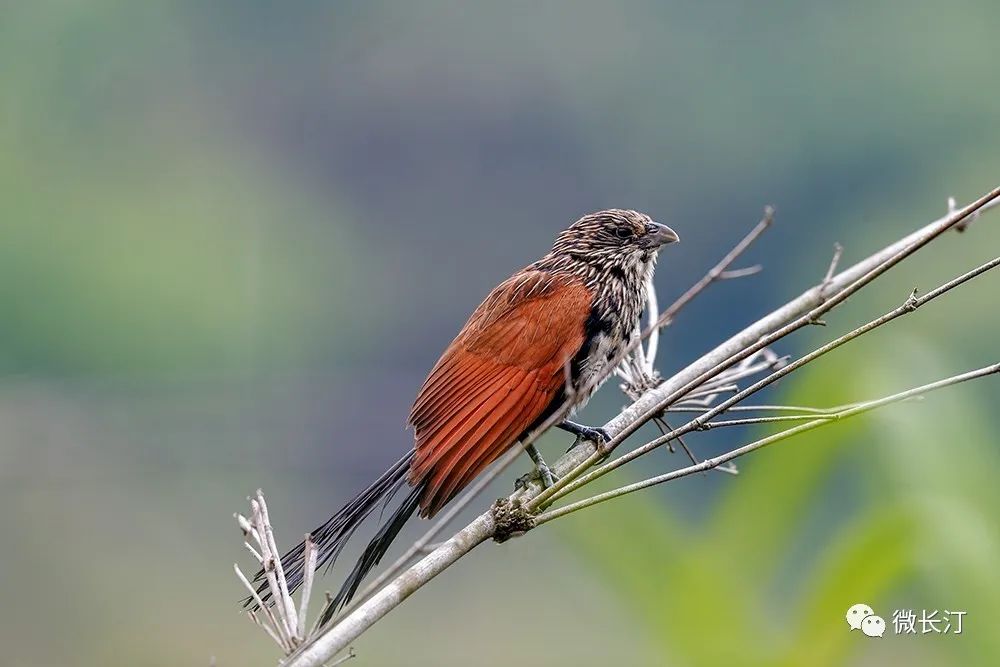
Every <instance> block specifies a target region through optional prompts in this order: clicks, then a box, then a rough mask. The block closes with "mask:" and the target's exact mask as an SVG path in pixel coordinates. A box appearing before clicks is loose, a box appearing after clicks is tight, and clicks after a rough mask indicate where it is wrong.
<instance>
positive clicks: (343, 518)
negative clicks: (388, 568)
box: [257, 209, 680, 623]
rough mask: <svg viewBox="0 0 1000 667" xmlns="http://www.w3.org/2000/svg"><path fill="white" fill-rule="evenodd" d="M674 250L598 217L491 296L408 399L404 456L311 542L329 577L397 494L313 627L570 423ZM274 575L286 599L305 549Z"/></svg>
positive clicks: (587, 432)
mask: <svg viewBox="0 0 1000 667" xmlns="http://www.w3.org/2000/svg"><path fill="white" fill-rule="evenodd" d="M679 240H680V239H679V237H678V235H677V233H676V232H674V230H672V229H671V228H670V227H668V226H666V225H664V224H661V223H658V222H655V221H654V220H652V219H651V218H650V217H649V216H648V215H646V214H644V213H640V212H638V211H634V210H628V209H607V210H602V211H597V212H595V213H590V214H588V215H585V216H583V217H582V218H580V219H579V220H577V221H576V222H574V223H573V224H571V225H569V227H567V228H566V229H565V230H563V231H562V232H561V233H560V234H559V235H558V236H557V237H556V240H555V242H554V243H553V245H552V248H551V250H549V252H548V253H546V254H545V255H544V256H543V257H542V258H541V259H539V260H537V261H536V262H533V263H532V264H529V265H528V266H526V267H525V268H523V269H521V270H520V271H518V272H517V273H515V274H514V275H513V276H511V277H510V278H508V279H507V280H505V281H504V282H502V283H501V284H500V285H498V286H497V287H496V288H495V289H494V290H493V291H492V292H490V294H489V295H488V296H487V297H486V299H485V300H484V301H483V302H482V303H481V304H480V305H479V307H478V308H476V309H475V311H474V312H473V313H472V315H471V317H470V318H469V320H468V321H467V322H466V324H465V326H464V327H462V329H461V331H460V332H459V333H458V335H457V336H456V337H455V339H454V340H453V341H452V342H451V344H450V345H448V347H447V349H445V351H444V353H443V354H442V355H441V357H440V359H439V360H438V362H437V363H436V364H435V365H434V367H433V369H432V370H431V371H430V373H429V375H428V376H427V379H426V380H425V381H424V383H423V385H422V386H421V387H420V390H419V391H418V393H417V396H416V400H415V401H414V403H413V407H412V409H411V410H410V414H409V418H408V420H407V424H408V427H409V428H411V429H412V430H413V437H414V444H413V447H412V448H411V449H410V450H409V451H408V452H407V453H406V454H405V455H403V457H402V458H400V459H399V460H398V461H396V463H395V464H393V465H392V466H391V467H390V468H389V469H388V470H386V471H385V473H383V474H382V475H381V476H380V477H379V478H378V479H377V480H375V481H374V482H373V483H372V484H370V485H369V486H368V487H367V488H365V489H364V490H363V491H362V492H361V493H359V494H358V495H357V496H355V497H354V498H353V499H352V500H350V501H349V502H348V503H347V504H346V505H344V506H343V507H342V508H341V509H340V510H339V511H338V512H337V513H336V514H334V515H333V516H332V517H331V518H330V519H329V520H327V521H326V522H325V523H323V524H322V525H321V526H319V527H318V528H317V529H316V530H314V531H313V532H312V533H311V534H310V538H311V540H312V541H313V543H314V544H315V545H316V548H317V550H318V556H317V565H318V566H323V565H326V566H327V567H328V568H329V567H332V565H333V563H334V561H335V560H336V559H337V557H338V556H339V555H340V553H341V552H342V551H343V549H344V547H345V546H346V544H347V543H348V541H349V540H350V538H351V537H352V536H353V535H354V533H355V532H356V531H357V529H358V528H359V526H360V525H361V524H362V523H363V522H364V521H365V519H367V518H368V517H369V516H370V515H371V514H372V513H374V512H375V510H377V509H379V508H380V507H381V508H382V510H381V511H382V512H384V511H385V508H386V507H387V506H388V504H389V503H390V502H391V500H392V499H393V498H394V497H395V495H396V494H397V493H399V492H400V491H403V490H405V495H404V497H403V499H402V502H400V503H399V505H398V506H397V507H396V509H395V510H394V511H393V512H392V513H391V514H390V515H389V516H388V518H387V519H386V520H385V522H384V523H382V525H381V526H380V527H379V528H378V530H377V532H376V533H375V536H374V537H373V538H372V539H371V541H370V542H369V543H368V545H367V547H365V549H364V551H363V552H362V554H361V556H360V558H359V559H358V561H357V563H356V564H355V565H354V568H353V569H352V571H351V572H350V574H349V575H348V576H347V578H346V580H345V581H344V583H343V585H342V586H341V588H340V590H339V592H338V593H337V595H336V596H335V597H334V598H333V599H332V601H331V602H330V603H329V604H328V605H327V608H326V610H325V611H324V614H323V617H322V620H321V622H323V623H325V622H327V621H329V620H330V619H331V618H332V617H333V616H334V615H335V614H336V613H337V611H338V610H339V609H341V608H343V607H344V606H345V605H346V604H347V603H348V602H349V601H350V600H351V599H352V598H353V597H354V596H355V594H356V593H357V591H358V588H359V586H360V584H361V582H362V581H363V580H364V579H365V577H366V575H368V574H369V573H370V572H371V570H372V569H374V568H375V567H376V566H377V565H378V563H379V562H380V560H381V559H382V557H383V556H384V555H385V553H386V552H387V551H388V549H389V546H390V545H391V544H392V542H393V540H394V539H395V538H396V536H397V535H398V534H399V532H400V530H401V529H402V527H403V525H404V524H405V523H407V521H408V520H409V519H410V518H411V516H412V515H413V514H415V513H417V514H419V516H420V517H421V518H431V517H433V516H434V515H435V514H437V513H438V512H439V511H440V510H441V509H442V508H443V507H444V506H445V505H447V504H448V503H449V502H450V501H451V500H452V499H454V498H455V496H456V495H457V494H458V493H459V492H460V491H461V490H462V489H464V488H465V487H466V486H467V485H469V484H470V483H471V482H472V481H473V480H474V479H475V478H476V477H477V476H478V475H479V474H480V473H482V472H483V470H485V469H486V468H487V467H488V466H489V465H490V464H491V463H492V462H493V461H495V460H496V459H497V458H499V457H500V456H501V455H503V454H504V453H505V452H506V451H508V450H509V449H510V448H511V447H514V446H518V445H519V443H520V442H521V441H522V440H523V439H524V438H525V436H526V435H527V434H528V433H531V432H532V431H533V430H534V429H536V428H537V427H539V426H540V425H541V424H543V423H544V422H546V421H547V420H548V419H549V418H550V417H552V415H553V414H555V413H556V412H557V411H560V410H565V409H566V408H569V413H570V415H571V413H572V412H573V411H575V410H577V409H579V408H582V407H583V405H584V404H585V403H586V402H587V401H588V400H589V398H590V396H591V395H592V394H593V393H594V392H595V391H597V389H598V387H599V385H600V384H601V382H602V381H603V380H605V379H606V378H607V376H608V375H610V372H609V371H610V370H611V369H609V368H608V366H609V365H610V364H616V363H618V362H619V361H620V359H621V356H620V355H623V354H624V353H625V351H626V349H627V348H628V346H630V345H631V344H632V343H633V342H634V341H635V340H636V338H637V336H638V335H639V323H640V317H641V315H642V311H643V308H644V306H645V303H646V288H647V285H648V284H649V281H650V280H651V278H652V275H653V270H654V268H655V266H656V260H657V254H658V252H659V251H660V249H661V248H662V247H663V246H665V245H668V244H672V243H676V242H678V241H679ZM556 426H557V427H559V428H561V429H563V430H566V431H568V432H570V433H572V434H574V435H576V436H577V437H578V438H583V439H586V440H591V441H595V442H601V441H607V440H608V435H607V433H605V432H604V431H603V429H599V428H592V427H588V426H585V425H583V424H578V423H576V422H573V421H570V420H568V419H566V420H563V421H562V422H561V423H559V424H557V425H556ZM525 449H526V451H527V453H528V455H529V456H530V457H531V459H532V461H533V462H534V464H535V467H536V469H537V472H538V476H539V477H540V478H541V480H542V483H543V485H545V486H549V485H551V484H552V483H553V482H554V480H555V478H554V475H553V474H552V471H551V469H549V467H548V466H547V465H546V464H545V461H544V459H542V457H541V455H540V454H539V453H538V451H537V450H536V449H535V447H534V446H532V445H530V444H528V445H527V446H525ZM282 566H283V568H284V570H285V576H286V579H287V581H288V585H289V589H290V590H295V588H297V587H298V586H299V585H300V584H301V583H302V580H303V575H304V567H305V542H304V541H303V543H301V544H299V545H298V546H297V547H295V548H294V549H292V550H291V551H289V552H288V553H287V554H285V555H284V556H283V557H282ZM263 578H264V574H263V572H258V574H257V579H258V581H262V580H263ZM261 587H262V588H264V584H261Z"/></svg>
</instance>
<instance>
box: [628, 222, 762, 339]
mask: <svg viewBox="0 0 1000 667" xmlns="http://www.w3.org/2000/svg"><path fill="white" fill-rule="evenodd" d="M773 222H774V207H773V206H766V207H765V208H764V216H763V217H762V218H761V219H760V222H758V223H757V224H756V225H754V228H753V229H751V230H750V232H749V233H748V234H747V235H746V236H744V237H743V238H742V239H741V240H740V242H739V243H737V244H736V245H735V246H733V249H732V250H730V251H729V252H728V253H726V255H725V256H724V257H723V258H722V259H721V260H719V263H718V264H716V265H715V266H713V267H712V268H711V269H709V271H708V273H706V274H705V275H704V276H703V277H702V278H701V280H699V281H698V282H696V283H695V284H694V285H692V286H691V287H689V288H688V290H687V291H686V292H684V294H682V295H681V296H680V297H679V298H678V299H677V300H676V301H674V302H673V303H672V304H670V307H669V308H667V309H666V310H664V311H663V312H662V313H661V314H660V317H659V318H658V319H657V320H656V322H655V324H653V326H651V327H649V328H648V329H646V330H645V331H644V332H643V333H642V337H643V338H646V337H647V336H651V335H652V334H653V331H655V330H657V329H662V328H664V327H666V326H668V325H669V324H670V323H671V322H672V321H673V320H674V318H675V317H676V316H677V313H678V312H680V310H681V309H682V308H683V307H684V306H686V305H687V304H688V303H689V302H690V301H691V300H692V299H694V298H695V297H696V296H698V295H699V294H701V293H702V292H703V291H705V289H706V288H707V287H708V286H709V285H711V284H712V283H714V282H715V281H717V280H720V278H721V276H722V274H723V273H725V272H726V271H727V270H728V269H729V267H730V266H731V265H732V263H733V262H735V261H736V260H737V259H739V257H740V255H742V254H743V253H744V252H746V250H747V248H749V247H750V246H751V245H753V242H754V241H756V240H757V239H758V238H759V237H760V235H761V234H763V233H764V232H765V231H767V228H768V227H770V226H771V224H772V223H773ZM747 275H751V274H747Z"/></svg>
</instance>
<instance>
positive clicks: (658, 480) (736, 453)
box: [535, 364, 1000, 526]
mask: <svg viewBox="0 0 1000 667" xmlns="http://www.w3.org/2000/svg"><path fill="white" fill-rule="evenodd" d="M996 373H1000V364H993V365H992V366H986V367H984V368H980V369H978V370H975V371H970V372H968V373H963V374H961V375H955V376H952V377H949V378H945V379H943V380H938V381H937V382H932V383H930V384H925V385H922V386H920V387H914V388H913V389H909V390H907V391H904V392H900V393H898V394H893V395H892V396H886V397H885V398H880V399H878V400H875V401H868V402H865V403H860V404H858V405H856V406H855V407H853V408H849V409H847V410H843V411H841V412H838V413H835V414H833V415H830V416H829V417H822V418H819V419H814V420H813V421H810V422H807V423H805V424H801V425H800V426H796V427H794V428H790V429H787V430H785V431H781V432H780V433H775V434H774V435H770V436H768V437H766V438H761V439H760V440H756V441H754V442H751V443H749V444H747V445H743V446H742V447H738V448H736V449H734V450H732V451H729V452H726V453H725V454H721V455H719V456H715V457H712V458H710V459H705V460H704V461H702V462H701V463H699V464H696V465H691V466H688V467H687V468H682V469H680V470H674V471H673V472H669V473H667V474H665V475H658V476H656V477H651V478H650V479H647V480H643V481H641V482H636V483H635V484H629V485H627V486H623V487H621V488H619V489H614V490H612V491H608V492H606V493H601V494H598V495H596V496H592V497H590V498H586V499H584V500H580V501H577V502H575V503H571V504H569V505H565V506H563V507H559V508H557V509H554V510H550V511H548V512H545V513H543V514H539V515H538V516H536V517H535V525H536V526H540V525H542V524H543V523H547V522H549V521H551V520H553V519H558V518H559V517H562V516H566V515H567V514H571V513H573V512H576V511H577V510H581V509H584V508H586V507H592V506H594V505H597V504H599V503H603V502H605V501H607V500H612V499H614V498H620V497H621V496H624V495H627V494H629V493H634V492H636V491H640V490H642V489H648V488H649V487H651V486H656V485H657V484H663V483H665V482H670V481H673V480H675V479H680V478H681V477H687V476H688V475H693V474H695V473H699V472H703V471H705V470H711V469H712V468H715V467H717V466H719V465H721V464H723V463H726V462H727V461H732V460H733V459H735V458H738V457H740V456H743V455H744V454H749V453H750V452H752V451H755V450H758V449H761V448H763V447H766V446H768V445H771V444H774V443H776V442H780V441H782V440H787V439H788V438H791V437H792V436H795V435H799V434H800V433H805V432H806V431H811V430H813V429H817V428H819V427H821V426H826V425H827V424H830V423H832V422H834V421H838V420H841V419H847V418H849V417H854V416H857V415H860V414H862V413H865V412H870V411H872V410H875V409H877V408H881V407H883V406H886V405H890V404H892V403H898V402H900V401H905V400H908V399H911V398H913V397H914V396H918V395H920V394H926V393H928V392H931V391H934V390H935V389H940V388H942V387H949V386H951V385H954V384H958V383H960V382H967V381H968V380H975V379H977V378H981V377H985V376H987V375H993V374H996Z"/></svg>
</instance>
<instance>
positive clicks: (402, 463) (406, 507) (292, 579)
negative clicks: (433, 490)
mask: <svg viewBox="0 0 1000 667" xmlns="http://www.w3.org/2000/svg"><path fill="white" fill-rule="evenodd" d="M414 454H415V452H414V451H413V450H410V451H409V452H408V453H407V454H406V456H404V457H403V458H401V459H399V460H398V461H396V463H394V464H393V465H392V467H390V468H389V469H388V470H386V471H385V472H384V473H383V474H382V476H381V477H379V478H378V479H377V480H375V482H374V483H372V485H371V486H369V487H368V488H367V489H365V490H364V491H362V492H361V493H359V494H358V495H357V496H355V497H354V499H353V500H351V501H350V502H349V503H347V504H346V505H344V507H342V508H341V509H340V511H338V512H337V513H336V514H334V515H333V516H332V517H330V518H329V519H328V520H327V521H326V523H324V524H323V525H322V526H320V527H319V528H317V529H316V530H314V531H313V532H312V533H311V534H310V538H311V539H312V541H313V543H314V544H315V545H316V548H317V550H318V553H317V559H316V568H317V569H319V568H321V567H324V566H325V567H326V568H327V569H328V570H329V569H330V568H331V567H333V564H334V563H335V562H336V560H337V557H338V556H339V555H340V553H341V552H342V551H343V550H344V547H345V546H347V542H348V541H349V540H350V539H351V536H352V535H354V532H355V531H356V530H357V529H358V527H359V526H360V525H361V524H362V523H363V522H364V520H365V519H367V518H368V516H369V515H370V514H371V513H372V512H374V511H375V510H376V509H377V508H378V507H379V506H380V505H382V506H383V507H384V506H385V505H387V504H388V503H389V501H391V500H392V497H393V496H394V495H395V494H396V492H397V491H399V489H400V488H402V487H403V486H404V485H405V484H406V476H407V474H408V473H409V470H410V462H411V461H412V460H413V457H414ZM421 490H422V485H418V486H417V487H415V488H414V489H413V491H411V492H410V494H409V495H407V497H406V499H405V500H404V501H403V504H402V505H400V507H399V508H398V509H397V510H396V511H395V512H393V514H392V516H391V517H389V520H388V521H387V522H386V523H385V524H383V525H382V527H381V528H379V531H378V533H377V534H376V535H375V538H374V539H373V540H372V541H371V543H370V544H369V545H368V547H367V548H366V549H365V551H364V553H363V554H362V555H361V559H360V560H358V563H357V565H355V566H354V570H353V571H352V572H351V574H350V575H349V576H348V578H347V581H345V582H344V585H343V586H342V587H341V589H340V592H339V593H337V597H336V598H335V600H334V602H333V603H331V604H330V605H329V606H328V608H327V609H326V610H325V611H324V617H323V618H324V621H323V622H326V620H328V619H329V618H330V617H332V616H333V614H334V613H336V611H337V609H339V608H340V607H342V606H343V605H344V604H347V602H348V601H349V600H350V599H351V597H352V596H353V595H354V594H355V593H356V592H357V589H358V586H359V585H360V584H361V581H362V579H364V577H365V575H367V574H368V573H369V572H370V571H371V569H372V568H373V567H375V566H376V565H378V563H379V560H381V558H382V556H383V555H385V552H386V551H387V550H388V548H389V545H390V544H391V543H392V540H393V539H394V538H395V537H396V535H397V534H399V531H400V529H401V528H402V527H403V524H404V523H406V520H407V519H408V518H410V515H411V514H413V512H414V510H415V509H416V508H417V504H418V500H419V496H420V491H421ZM281 564H282V566H283V567H284V570H285V579H286V581H287V582H288V589H289V591H295V590H296V589H297V588H298V587H299V586H301V585H302V580H303V575H304V574H305V541H303V542H302V543H300V544H299V545H298V546H297V547H295V548H294V549H292V550H291V551H289V552H288V553H286V554H285V555H284V556H282V557H281ZM257 582H262V583H261V586H260V588H259V589H258V592H259V593H261V594H262V599H263V600H264V601H265V602H266V601H267V599H268V597H269V596H268V595H264V593H265V592H266V588H267V584H266V582H265V574H264V570H263V569H261V570H260V571H258V572H257V575H256V576H255V577H254V583H257ZM252 602H253V601H252V600H249V601H248V603H247V604H245V606H250V605H251V604H252Z"/></svg>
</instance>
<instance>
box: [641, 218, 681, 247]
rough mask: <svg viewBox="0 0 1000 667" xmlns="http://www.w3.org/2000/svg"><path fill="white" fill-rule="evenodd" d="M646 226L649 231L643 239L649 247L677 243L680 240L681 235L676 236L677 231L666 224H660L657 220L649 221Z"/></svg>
mask: <svg viewBox="0 0 1000 667" xmlns="http://www.w3.org/2000/svg"><path fill="white" fill-rule="evenodd" d="M647 227H648V228H649V231H648V233H647V234H646V238H644V239H643V241H645V242H646V244H648V245H649V247H651V248H659V247H660V246H661V245H668V244H670V243H677V242H679V241H680V240H681V237H679V236H677V232H675V231H674V230H672V229H670V228H669V227H667V226H666V225H661V224H660V223H658V222H651V223H649V224H648V225H647Z"/></svg>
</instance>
